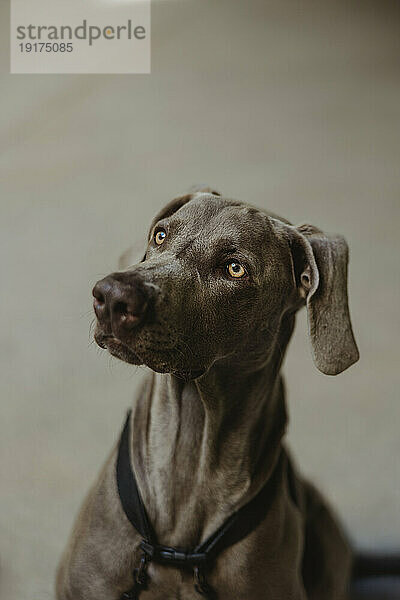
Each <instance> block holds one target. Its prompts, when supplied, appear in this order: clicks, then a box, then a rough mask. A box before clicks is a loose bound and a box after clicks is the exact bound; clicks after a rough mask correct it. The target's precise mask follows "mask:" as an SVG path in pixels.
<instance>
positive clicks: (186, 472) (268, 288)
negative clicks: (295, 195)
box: [56, 188, 359, 600]
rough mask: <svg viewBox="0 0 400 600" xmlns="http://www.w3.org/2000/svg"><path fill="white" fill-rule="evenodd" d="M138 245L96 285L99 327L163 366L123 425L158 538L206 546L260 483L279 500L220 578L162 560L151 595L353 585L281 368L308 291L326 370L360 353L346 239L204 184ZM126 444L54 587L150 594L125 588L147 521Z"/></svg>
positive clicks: (135, 354)
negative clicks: (133, 255) (139, 508)
mask: <svg viewBox="0 0 400 600" xmlns="http://www.w3.org/2000/svg"><path fill="white" fill-rule="evenodd" d="M130 260H131V259H130V258H129V253H128V254H125V255H124V257H123V260H122V265H121V270H120V271H118V272H116V273H112V274H111V275H109V276H107V277H105V278H104V279H102V280H101V281H99V282H97V284H96V285H95V287H94V289H93V296H94V311H95V313H96V317H97V325H96V331H95V339H96V342H97V343H98V345H99V346H100V347H101V348H104V349H107V350H108V352H109V353H110V354H112V355H113V356H116V357H117V358H119V359H121V360H123V361H125V362H128V363H131V364H134V365H146V366H147V367H149V368H150V370H151V371H150V372H149V373H148V376H147V379H146V380H145V382H144V384H143V387H142V389H141V390H140V392H139V393H138V395H137V398H136V399H135V401H134V403H133V407H132V412H131V415H130V417H129V425H130V430H129V434H127V435H129V438H128V439H129V452H130V461H131V468H132V472H133V473H134V477H135V478H136V482H137V488H138V490H139V495H140V497H141V499H142V502H143V505H144V507H145V509H146V511H147V515H148V518H149V521H150V523H151V525H152V527H153V529H154V531H155V532H156V536H157V539H158V540H159V541H160V542H161V543H163V544H168V546H170V547H176V548H194V547H196V545H198V544H199V543H201V542H202V541H203V540H205V539H206V538H207V537H209V536H210V535H212V534H213V532H214V531H216V530H217V529H218V528H219V527H221V525H222V524H223V523H224V522H226V520H227V519H228V520H229V518H230V517H231V515H233V514H237V513H238V512H240V511H241V510H242V509H243V508H244V507H246V506H249V503H251V501H252V500H254V499H255V498H257V495H259V494H260V493H261V492H263V490H264V492H263V493H264V494H266V495H265V498H266V499H267V500H266V502H265V514H263V515H262V517H261V518H260V519H259V522H258V523H257V524H256V525H255V526H254V527H253V529H252V531H250V532H248V534H247V535H245V536H244V537H243V538H242V539H240V540H239V541H236V543H233V544H231V545H230V546H228V547H226V548H225V549H224V550H223V551H222V552H221V553H219V554H218V556H216V557H215V560H213V563H212V564H211V565H209V566H208V567H207V571H206V577H207V586H208V587H207V586H204V585H203V587H202V586H201V585H197V586H196V589H195V588H194V587H193V574H192V572H191V571H190V569H185V568H179V567H176V566H170V565H168V564H159V563H157V562H154V561H150V562H149V563H148V564H146V574H147V582H146V586H143V589H142V590H141V591H140V597H141V600H142V598H143V600H161V599H162V600H177V599H179V600H195V599H197V598H199V597H200V596H199V594H203V595H205V596H207V590H206V587H207V589H209V590H213V593H215V596H211V592H210V596H209V597H217V598H218V600H262V599H268V600H345V599H346V598H348V587H349V581H350V577H351V570H352V563H353V554H352V550H351V548H350V545H349V543H348V542H347V539H346V536H345V534H344V533H343V531H342V528H341V526H340V525H339V524H338V522H337V521H336V519H335V517H334V515H333V513H332V511H331V509H330V508H329V506H328V505H327V503H326V501H325V500H324V498H323V497H322V496H321V494H320V493H319V492H318V491H317V490H316V489H315V488H314V487H313V485H311V484H310V483H309V482H307V481H306V480H305V479H303V478H302V477H301V476H300V475H299V474H298V472H297V470H296V469H295V467H294V466H293V461H292V459H291V458H290V456H289V453H288V451H287V449H286V448H285V445H284V443H283V438H284V434H285V428H286V408H285V392H284V384H283V379H282V375H281V373H280V370H281V364H282V359H283V357H284V353H285V350H286V347H287V344H288V342H289V340H290V337H291V335H292V332H293V328H294V325H295V316H296V313H297V311H298V310H299V309H300V308H301V307H302V306H306V310H307V316H308V324H309V338H310V342H311V348H312V354H313V358H314V361H315V364H316V366H317V367H318V369H319V370H320V371H322V372H323V373H325V374H327V375H336V374H338V373H340V372H341V371H343V370H344V369H347V368H348V367H350V366H351V365H352V364H353V363H355V362H356V361H357V360H358V357H359V354H358V350H357V346H356V342H355V340H354V335H353V332H352V326H351V322H350V315H349V308H348V297H347V264H348V247H347V244H346V242H345V240H344V239H343V237H341V236H336V235H333V236H332V235H327V234H325V233H323V232H322V231H321V230H320V229H318V228H316V227H314V226H311V225H300V226H293V225H291V224H290V223H289V222H288V221H287V220H286V219H283V218H280V217H278V216H276V215H275V214H272V213H268V212H265V211H263V210H260V209H258V208H255V207H253V206H250V205H248V204H246V203H243V202H239V201H236V200H231V199H228V198H225V197H223V196H221V195H220V194H219V193H218V192H216V191H215V190H213V189H211V188H199V189H196V190H194V191H192V192H190V193H188V194H185V195H183V196H180V197H178V198H176V199H174V200H173V201H172V202H170V203H168V204H167V205H166V206H165V208H164V209H162V210H161V211H160V213H159V214H158V215H157V216H156V217H155V219H154V220H153V222H152V224H151V228H150V234H149V241H148V245H147V248H146V251H145V253H144V256H143V258H142V260H141V261H140V262H138V263H137V264H133V265H132V264H131V263H130ZM118 452H119V449H118V445H117V446H116V447H115V448H114V449H113V450H112V452H111V455H110V456H109V458H108V460H107V462H106V464H105V466H104V468H103V470H102V472H101V474H100V476H99V478H98V480H97V482H96V483H95V485H94V486H93V487H92V489H91V490H90V493H89V495H88V497H87V499H86V501H85V503H84V505H83V507H82V509H81V512H80V514H79V516H78V519H77V522H76V525H75V528H74V530H73V533H72V536H71V539H70V542H69V545H68V547H67V549H66V550H65V552H64V555H63V558H62V560H61V564H60V566H59V569H58V574H57V584H56V588H57V598H58V600H119V599H120V598H122V597H123V598H136V597H138V595H139V594H138V593H137V592H136V591H134V592H127V590H131V589H132V586H133V585H134V583H135V581H134V579H135V573H136V574H137V572H138V571H137V568H138V565H139V564H140V561H141V560H142V561H143V551H142V550H143V548H142V547H141V539H142V536H141V534H140V533H139V532H138V531H137V530H136V529H135V528H134V527H133V526H132V523H131V522H130V520H129V519H128V518H127V514H126V511H124V508H123V505H122V503H121V497H120V494H119V493H118V490H119V488H118V485H117V478H116V463H117V457H118ZM269 482H272V483H271V485H270V486H269V487H268V484H269ZM265 490H266V491H265ZM142 546H143V544H142ZM145 562H146V561H145ZM135 569H136V571H135ZM197 575H198V573H197ZM197 583H199V582H198V581H197ZM200 583H201V582H200ZM196 590H197V591H196ZM129 593H131V595H129ZM135 594H137V595H135Z"/></svg>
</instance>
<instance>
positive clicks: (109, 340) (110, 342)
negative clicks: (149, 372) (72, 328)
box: [94, 332, 143, 365]
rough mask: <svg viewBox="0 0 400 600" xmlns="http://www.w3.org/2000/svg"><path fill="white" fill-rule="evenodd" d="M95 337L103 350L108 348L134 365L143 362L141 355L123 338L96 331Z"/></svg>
mask: <svg viewBox="0 0 400 600" xmlns="http://www.w3.org/2000/svg"><path fill="white" fill-rule="evenodd" d="M94 339H95V341H96V343H97V344H98V345H99V346H100V348H103V350H108V351H109V353H110V354H112V356H115V357H116V358H119V359H120V360H123V361H124V362H127V363H130V364H132V365H141V364H143V360H142V359H141V358H140V356H138V354H136V352H134V351H133V350H132V349H131V348H129V346H127V345H126V344H124V343H123V342H121V340H119V339H118V338H116V337H115V336H114V335H112V334H105V333H102V332H96V333H95V334H94Z"/></svg>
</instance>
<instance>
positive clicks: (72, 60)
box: [11, 0, 150, 73]
mask: <svg viewBox="0 0 400 600" xmlns="http://www.w3.org/2000/svg"><path fill="white" fill-rule="evenodd" d="M11 73H150V0H130V1H129V2H121V1H120V0H114V1H108V2H107V1H104V0H69V1H68V2H65V1H64V0H11Z"/></svg>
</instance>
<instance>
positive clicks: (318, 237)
mask: <svg viewBox="0 0 400 600" xmlns="http://www.w3.org/2000/svg"><path fill="white" fill-rule="evenodd" d="M287 229H288V230H289V232H290V233H289V240H290V241H289V243H290V246H291V252H292V258H293V269H294V276H295V279H296V285H297V288H298V291H299V293H300V296H302V297H303V298H304V299H305V302H306V306H307V318H308V329H309V335H310V341H311V346H312V353H313V358H314V362H315V364H316V366H317V367H318V369H319V370H320V371H322V373H325V374H326V375H337V374H338V373H341V372H342V371H344V370H345V369H347V368H348V367H350V366H351V365H352V364H353V363H355V362H356V361H357V360H358V358H359V353H358V349H357V345H356V342H355V339H354V335H353V330H352V327H351V321H350V312H349V306H348V295H347V264H348V257H349V251H348V246H347V243H346V241H345V239H344V238H343V237H342V236H340V235H326V234H325V233H323V232H322V231H320V230H319V229H317V228H315V227H312V226H310V225H300V226H298V227H292V226H289V227H287Z"/></svg>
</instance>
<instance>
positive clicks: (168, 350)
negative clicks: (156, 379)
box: [94, 330, 206, 380]
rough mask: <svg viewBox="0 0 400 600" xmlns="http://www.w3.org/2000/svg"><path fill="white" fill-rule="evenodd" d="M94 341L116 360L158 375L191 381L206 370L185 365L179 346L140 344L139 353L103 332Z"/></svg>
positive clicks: (98, 333)
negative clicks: (162, 374) (155, 346)
mask: <svg viewBox="0 0 400 600" xmlns="http://www.w3.org/2000/svg"><path fill="white" fill-rule="evenodd" d="M94 339H95V341H96V343H97V344H98V345H99V346H100V348H103V350H108V352H109V353H110V354H111V355H112V356H114V357H115V358H118V359H119V360H122V361H124V362H126V363H129V364H131V365H147V366H148V367H149V368H150V369H152V370H153V371H156V372H158V373H173V374H174V375H176V376H177V377H179V378H181V379H185V380H189V379H196V378H197V377H200V376H201V375H202V374H203V373H204V372H205V370H206V368H205V367H204V366H202V365H201V366H200V365H196V366H195V365H190V366H189V365H183V364H182V354H183V353H182V350H181V349H180V348H179V347H178V345H177V346H168V347H157V348H150V347H145V346H144V345H142V344H139V351H137V350H136V348H135V350H132V348H130V347H129V346H128V345H127V344H125V343H124V342H122V341H121V340H120V339H118V338H117V337H115V336H114V335H113V334H108V333H104V332H102V331H101V330H97V331H96V332H95V334H94ZM139 352H140V354H139ZM183 362H186V361H183Z"/></svg>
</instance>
